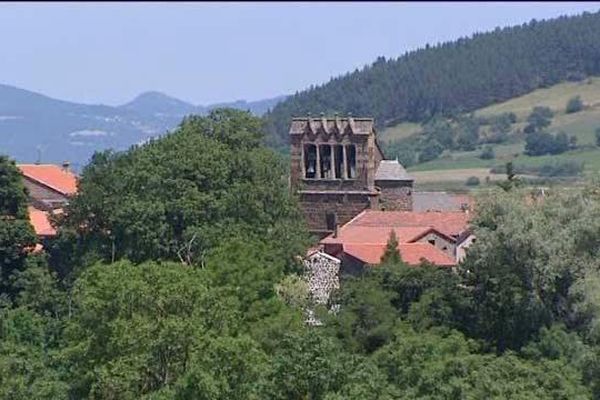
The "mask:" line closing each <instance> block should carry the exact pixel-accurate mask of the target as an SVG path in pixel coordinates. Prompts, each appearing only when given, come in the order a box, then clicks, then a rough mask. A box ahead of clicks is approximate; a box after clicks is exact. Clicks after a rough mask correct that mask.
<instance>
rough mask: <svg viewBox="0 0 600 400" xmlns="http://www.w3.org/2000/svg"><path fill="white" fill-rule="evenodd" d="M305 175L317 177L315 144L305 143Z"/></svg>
mask: <svg viewBox="0 0 600 400" xmlns="http://www.w3.org/2000/svg"><path fill="white" fill-rule="evenodd" d="M304 171H305V172H304V177H305V178H316V177H317V146H315V145H314V144H307V145H304Z"/></svg>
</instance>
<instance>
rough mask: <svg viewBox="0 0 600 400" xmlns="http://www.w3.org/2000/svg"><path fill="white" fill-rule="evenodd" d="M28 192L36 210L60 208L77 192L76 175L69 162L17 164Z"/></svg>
mask: <svg viewBox="0 0 600 400" xmlns="http://www.w3.org/2000/svg"><path fill="white" fill-rule="evenodd" d="M17 167H18V168H19V171H20V172H21V175H22V176H23V182H24V184H25V187H26V188H27V190H28V192H29V202H30V204H31V205H32V206H33V207H35V208H36V209H38V210H44V211H50V210H54V209H57V208H62V207H64V206H65V205H66V204H68V202H69V198H70V197H71V196H73V195H74V194H75V193H76V192H77V176H76V175H75V174H74V173H73V172H71V170H70V169H69V164H68V163H64V164H63V165H62V166H60V165H54V164H17Z"/></svg>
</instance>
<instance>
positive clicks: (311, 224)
mask: <svg viewBox="0 0 600 400" xmlns="http://www.w3.org/2000/svg"><path fill="white" fill-rule="evenodd" d="M289 134H290V140H291V149H290V156H291V170H290V183H291V188H292V190H293V191H295V192H296V193H297V194H298V195H299V198H300V199H299V201H300V207H301V209H302V212H303V214H304V216H305V218H306V221H307V225H308V228H309V230H310V231H311V233H313V234H315V235H316V236H318V237H319V238H322V237H324V236H327V235H328V234H331V233H332V232H333V231H334V229H335V227H336V226H337V225H339V224H345V223H346V222H348V221H350V220H351V219H352V218H354V217H355V216H356V215H357V214H359V213H360V212H361V211H363V210H365V209H375V210H378V209H386V210H406V211H410V210H412V190H413V179H412V178H411V177H410V176H408V174H407V173H406V170H405V169H404V168H403V167H402V165H400V163H398V161H397V160H384V156H383V153H382V151H381V148H380V147H379V144H378V143H377V137H376V132H375V128H374V121H373V119H372V118H353V117H352V116H348V117H345V118H342V117H339V116H335V117H334V118H325V117H324V116H321V117H320V118H313V117H310V116H308V117H305V118H294V119H293V120H292V123H291V126H290V131H289Z"/></svg>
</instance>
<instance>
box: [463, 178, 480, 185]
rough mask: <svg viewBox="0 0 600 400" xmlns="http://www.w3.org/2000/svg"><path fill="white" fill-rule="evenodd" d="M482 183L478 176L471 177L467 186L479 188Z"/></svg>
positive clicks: (466, 183)
mask: <svg viewBox="0 0 600 400" xmlns="http://www.w3.org/2000/svg"><path fill="white" fill-rule="evenodd" d="M480 183H481V182H480V181H479V178H478V177H476V176H470V177H468V178H467V181H466V182H465V185H467V186H479V184H480Z"/></svg>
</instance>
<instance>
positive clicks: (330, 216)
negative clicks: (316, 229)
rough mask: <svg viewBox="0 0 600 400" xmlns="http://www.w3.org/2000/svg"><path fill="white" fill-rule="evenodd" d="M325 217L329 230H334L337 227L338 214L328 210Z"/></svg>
mask: <svg viewBox="0 0 600 400" xmlns="http://www.w3.org/2000/svg"><path fill="white" fill-rule="evenodd" d="M325 219H326V222H327V230H329V231H333V230H334V229H335V225H336V223H337V215H335V213H334V212H328V213H327V214H326V215H325Z"/></svg>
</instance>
